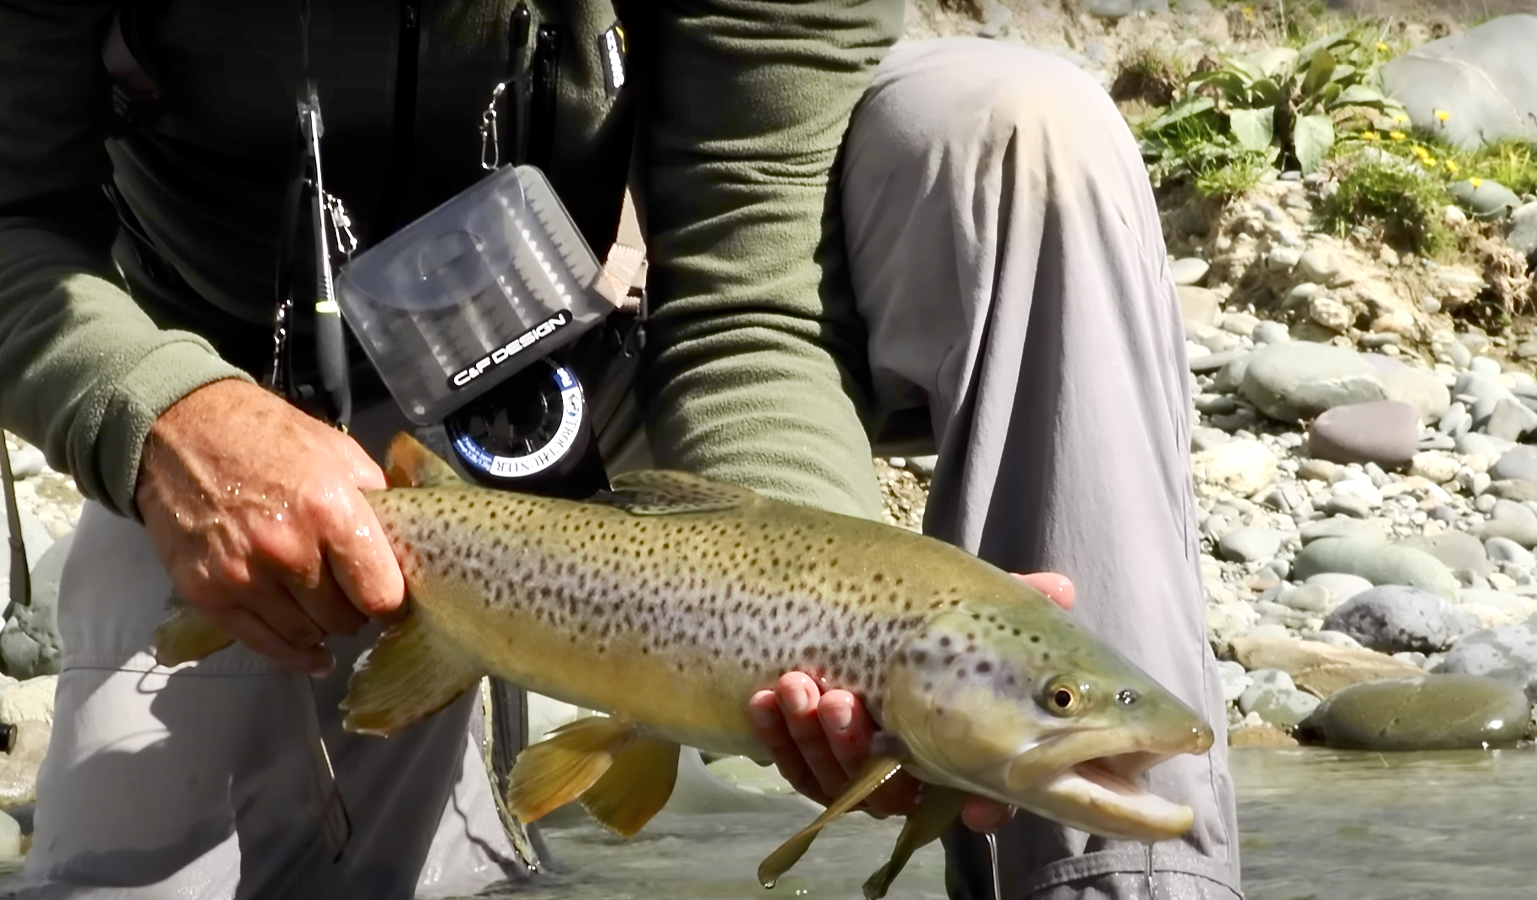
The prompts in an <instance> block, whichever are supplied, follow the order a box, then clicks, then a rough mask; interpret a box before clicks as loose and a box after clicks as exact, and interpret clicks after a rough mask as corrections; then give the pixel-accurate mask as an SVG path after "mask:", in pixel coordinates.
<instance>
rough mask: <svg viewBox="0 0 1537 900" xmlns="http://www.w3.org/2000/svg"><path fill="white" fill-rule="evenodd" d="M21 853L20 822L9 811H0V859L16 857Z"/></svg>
mask: <svg viewBox="0 0 1537 900" xmlns="http://www.w3.org/2000/svg"><path fill="white" fill-rule="evenodd" d="M22 855H23V850H22V837H21V823H19V822H17V821H16V820H15V819H14V818H12V817H11V815H10V814H9V813H5V812H0V859H18V858H20V857H21V856H22Z"/></svg>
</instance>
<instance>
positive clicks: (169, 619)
mask: <svg viewBox="0 0 1537 900" xmlns="http://www.w3.org/2000/svg"><path fill="white" fill-rule="evenodd" d="M166 608H167V609H168V610H169V611H170V612H169V614H168V615H167V616H166V618H165V621H164V622H161V623H160V626H159V627H158V628H156V629H155V662H157V663H159V664H160V665H162V666H179V665H181V664H182V663H184V662H192V661H194V660H199V659H202V658H203V657H205V656H208V655H210V654H212V653H216V652H218V651H220V650H223V649H224V648H225V647H228V646H229V645H230V644H233V643H235V639H234V638H232V637H230V635H229V632H227V631H225V630H224V629H223V628H220V627H219V626H218V625H216V624H215V623H214V621H213V620H212V619H210V618H208V617H207V616H205V615H203V614H202V613H201V612H199V611H198V610H196V609H194V608H193V607H192V606H190V605H189V604H188V603H187V601H186V600H183V599H182V598H181V596H180V595H178V594H176V593H174V592H173V593H172V594H171V598H170V600H168V601H167V602H166Z"/></svg>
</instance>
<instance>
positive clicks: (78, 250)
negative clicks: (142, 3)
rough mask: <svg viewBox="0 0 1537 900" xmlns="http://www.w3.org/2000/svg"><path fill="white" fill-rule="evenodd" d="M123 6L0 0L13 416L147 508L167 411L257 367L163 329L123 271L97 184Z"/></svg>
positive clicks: (120, 505)
mask: <svg viewBox="0 0 1537 900" xmlns="http://www.w3.org/2000/svg"><path fill="white" fill-rule="evenodd" d="M116 6H117V4H116V3H101V2H97V3H85V2H69V0H30V2H4V3H0V427H4V428H5V429H7V430H10V431H14V432H15V433H17V434H19V435H20V436H21V437H23V438H25V439H26V440H28V441H30V442H32V443H34V444H37V445H38V446H39V447H40V448H41V449H42V450H43V452H44V454H45V455H46V457H47V459H48V463H49V465H51V466H53V467H54V468H55V469H58V470H60V471H63V472H66V473H68V474H69V475H71V476H72V477H73V478H74V479H75V483H76V485H77V486H78V487H79V489H80V492H81V493H82V494H84V495H85V496H86V497H89V498H91V499H93V500H98V501H100V502H102V503H104V504H105V505H107V506H108V507H109V508H111V509H112V510H113V511H115V512H117V513H119V514H121V515H126V516H129V517H131V518H137V516H138V513H137V510H136V508H135V507H134V503H133V491H134V482H135V480H136V478H137V475H138V466H139V454H140V452H141V450H142V448H143V444H144V438H145V436H146V435H148V433H149V428H150V426H151V425H152V424H153V423H154V421H155V419H156V418H157V417H158V416H159V414H160V413H161V412H162V411H164V410H165V409H166V408H167V407H169V406H170V405H171V404H173V403H174V402H175V401H176V400H178V399H180V398H181V397H183V396H185V395H186V394H188V393H190V392H191V391H193V390H195V389H196V388H198V387H201V386H202V385H204V384H207V383H209V382H211V381H216V380H219V379H223V378H231V377H242V378H243V377H247V376H245V375H244V374H243V373H241V372H240V370H238V369H236V368H234V367H233V366H230V365H229V364H227V363H225V362H223V361H222V360H220V359H219V357H218V356H217V355H216V354H215V353H214V350H213V348H212V347H211V346H210V345H209V344H208V343H207V342H206V341H203V340H202V339H201V338H198V337H196V336H194V335H191V334H187V333H185V332H174V331H163V330H161V329H159V328H157V327H156V326H155V325H154V323H152V322H151V321H150V319H149V318H148V317H147V316H146V315H144V313H142V312H141V311H140V310H139V308H138V307H137V306H136V305H135V304H134V302H133V300H132V299H131V298H130V297H129V296H128V295H127V293H125V292H124V291H123V289H122V287H121V286H120V282H119V281H118V278H117V275H116V269H115V267H114V265H113V263H112V260H111V256H110V252H109V248H110V246H111V242H112V239H113V237H114V236H115V234H116V227H117V225H116V219H115V218H114V216H113V214H112V210H111V207H110V206H109V205H107V204H106V203H105V200H104V196H103V194H102V193H101V190H100V185H101V184H102V182H103V181H104V180H105V178H106V177H107V174H108V171H109V163H108V161H107V156H106V151H105V148H104V146H103V143H102V141H103V136H104V134H105V126H106V123H107V120H108V115H109V111H110V94H109V86H108V82H107V76H106V73H105V71H104V69H103V67H102V64H101V58H100V48H101V40H102V35H103V34H104V31H105V28H106V26H107V23H108V22H109V21H110V20H111V13H112V11H113V10H114V9H115V8H116Z"/></svg>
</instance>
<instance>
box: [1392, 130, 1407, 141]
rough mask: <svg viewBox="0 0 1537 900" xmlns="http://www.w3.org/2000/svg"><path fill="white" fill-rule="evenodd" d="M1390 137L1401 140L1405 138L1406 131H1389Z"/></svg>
mask: <svg viewBox="0 0 1537 900" xmlns="http://www.w3.org/2000/svg"><path fill="white" fill-rule="evenodd" d="M1388 137H1390V138H1392V139H1393V140H1395V141H1401V140H1403V139H1404V133H1403V132H1402V131H1390V132H1388Z"/></svg>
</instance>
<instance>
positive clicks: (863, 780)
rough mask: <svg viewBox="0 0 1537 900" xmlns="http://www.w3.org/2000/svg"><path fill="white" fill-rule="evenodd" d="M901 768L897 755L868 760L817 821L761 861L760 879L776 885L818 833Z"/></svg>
mask: <svg viewBox="0 0 1537 900" xmlns="http://www.w3.org/2000/svg"><path fill="white" fill-rule="evenodd" d="M900 768H902V761H901V760H899V759H897V758H896V757H893V756H872V757H870V758H869V760H867V761H866V762H865V767H864V768H863V769H861V770H860V772H859V774H858V775H857V776H856V777H855V778H854V780H853V781H850V782H849V786H848V787H847V788H845V789H844V791H843V793H842V795H840V796H839V797H838V799H836V800H834V801H833V802H832V805H831V806H828V807H827V809H825V810H823V811H822V814H821V815H820V816H817V817H816V821H814V822H812V823H811V824H810V825H807V826H806V827H805V828H803V829H801V830H800V832H799V833H797V834H796V835H795V836H794V837H792V838H790V839H789V840H788V841H785V842H784V843H783V844H780V845H779V849H777V850H775V851H774V852H773V853H770V854H769V855H768V856H766V857H764V858H763V862H761V863H759V864H758V882H759V883H760V884H762V885H763V886H764V887H766V888H771V887H773V886H774V884H775V882H777V881H779V878H780V876H782V875H784V873H786V872H788V871H790V867H791V866H793V865H795V863H796V862H797V861H799V860H800V858H801V857H802V856H804V855H805V853H806V851H807V850H809V849H810V848H811V842H812V841H814V840H816V837H817V834H818V833H819V832H820V831H821V830H822V829H823V827H825V826H826V825H827V823H829V822H831V821H832V820H833V819H836V818H838V817H839V816H841V815H843V814H844V813H846V812H848V811H849V810H851V809H853V808H854V807H856V806H858V805H859V804H860V803H861V802H863V801H864V799H865V798H866V797H868V796H870V794H871V793H872V792H873V791H874V790H875V789H876V788H878V787H880V786H881V785H882V784H883V783H884V782H885V781H886V779H888V778H890V777H891V776H893V775H895V774H896V773H897V770H898V769H900Z"/></svg>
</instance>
